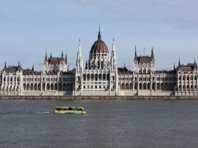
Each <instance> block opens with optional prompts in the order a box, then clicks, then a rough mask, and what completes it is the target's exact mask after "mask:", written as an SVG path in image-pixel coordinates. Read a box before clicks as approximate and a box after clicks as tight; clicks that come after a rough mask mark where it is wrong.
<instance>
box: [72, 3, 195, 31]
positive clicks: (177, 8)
mask: <svg viewBox="0 0 198 148" xmlns="http://www.w3.org/2000/svg"><path fill="white" fill-rule="evenodd" d="M76 2H78V3H79V4H81V5H89V6H93V7H96V9H102V10H103V11H105V12H107V13H114V14H117V15H122V16H123V17H126V18H127V19H132V20H133V21H135V20H147V21H148V20H151V21H152V22H163V23H169V24H172V25H174V27H177V26H182V28H183V27H184V28H185V27H186V28H195V26H198V21H197V20H198V15H197V14H198V1H196V0H138V1H137V0H76ZM151 18H152V19H151ZM195 24H196V25H195Z"/></svg>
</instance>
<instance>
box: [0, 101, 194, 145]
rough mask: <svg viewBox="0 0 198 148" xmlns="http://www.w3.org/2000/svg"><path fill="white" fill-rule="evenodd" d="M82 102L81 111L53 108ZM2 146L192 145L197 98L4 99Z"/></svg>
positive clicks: (0, 128)
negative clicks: (64, 111) (73, 112)
mask: <svg viewBox="0 0 198 148" xmlns="http://www.w3.org/2000/svg"><path fill="white" fill-rule="evenodd" d="M56 106H83V107H85V109H86V111H87V114H85V115H68V114H65V115H59V114H54V113H53V111H54V108H55V107H56ZM0 147H2V148H54V147H55V148H60V147H61V148H65V147H70V148H78V147H79V148H111V147H112V148H119V147H120V148H133V147H134V148H163V147H164V148H177V147H178V148H181V147H184V148H187V147H188V148H190V147H192V148H194V147H198V101H3V100H0Z"/></svg>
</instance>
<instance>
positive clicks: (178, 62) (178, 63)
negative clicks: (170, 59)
mask: <svg viewBox="0 0 198 148" xmlns="http://www.w3.org/2000/svg"><path fill="white" fill-rule="evenodd" d="M180 65H181V63H180V58H179V61H178V66H180Z"/></svg>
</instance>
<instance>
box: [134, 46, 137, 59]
mask: <svg viewBox="0 0 198 148" xmlns="http://www.w3.org/2000/svg"><path fill="white" fill-rule="evenodd" d="M134 60H137V51H136V45H135V56H134Z"/></svg>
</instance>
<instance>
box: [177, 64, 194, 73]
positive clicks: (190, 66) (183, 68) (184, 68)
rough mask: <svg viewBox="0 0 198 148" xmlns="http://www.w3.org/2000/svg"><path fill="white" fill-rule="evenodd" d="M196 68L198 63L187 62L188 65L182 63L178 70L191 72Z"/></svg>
mask: <svg viewBox="0 0 198 148" xmlns="http://www.w3.org/2000/svg"><path fill="white" fill-rule="evenodd" d="M196 68H197V65H196V64H187V65H180V66H179V67H178V70H180V71H186V72H190V71H193V70H194V69H196Z"/></svg>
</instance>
